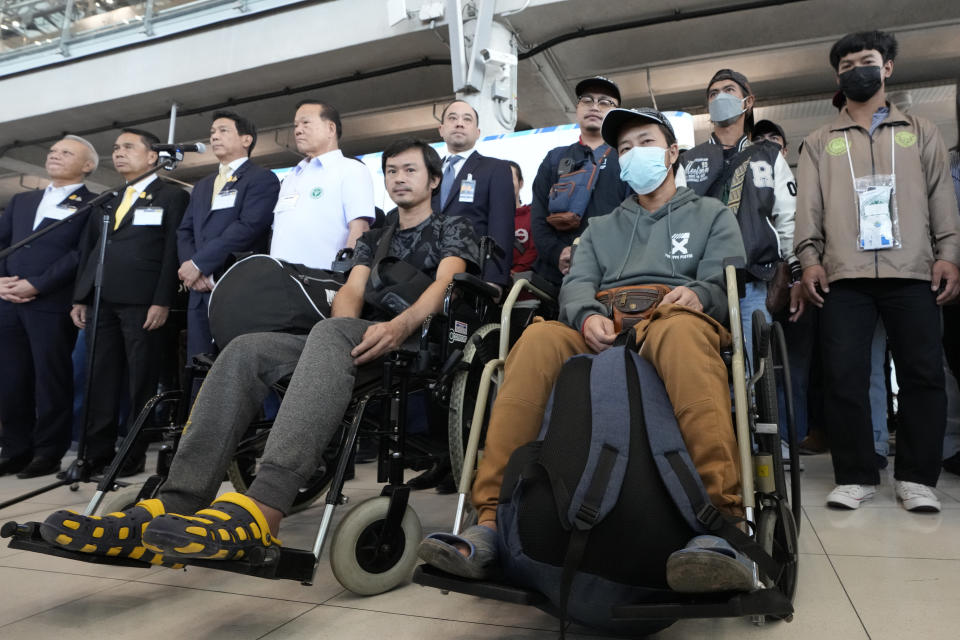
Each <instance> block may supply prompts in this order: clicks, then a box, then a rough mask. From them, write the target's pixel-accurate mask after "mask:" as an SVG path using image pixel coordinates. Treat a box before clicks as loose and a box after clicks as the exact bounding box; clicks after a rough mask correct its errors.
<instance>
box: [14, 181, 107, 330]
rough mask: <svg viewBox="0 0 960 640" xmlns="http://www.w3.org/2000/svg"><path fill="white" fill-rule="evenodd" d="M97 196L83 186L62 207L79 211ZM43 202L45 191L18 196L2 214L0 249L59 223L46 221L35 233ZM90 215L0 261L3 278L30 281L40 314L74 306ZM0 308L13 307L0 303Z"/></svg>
mask: <svg viewBox="0 0 960 640" xmlns="http://www.w3.org/2000/svg"><path fill="white" fill-rule="evenodd" d="M96 195H97V194H95V193H92V192H91V191H90V190H89V189H87V188H86V187H85V186H81V187H80V188H79V189H77V190H76V191H74V192H73V193H72V194H70V195H69V196H67V198H66V199H64V200H63V201H62V202H61V203H60V204H62V205H67V206H75V207H77V208H80V207H81V206H82V205H83V204H84V203H86V202H89V201H90V200H93V198H95V197H96ZM41 200H43V190H42V189H41V190H37V191H30V192H27V193H18V194H17V195H15V196H13V199H12V200H10V204H9V205H7V208H6V209H5V210H4V211H3V213H0V248H2V249H6V248H7V247H9V246H10V245H12V244H15V243H17V242H20V241H21V240H23V239H24V238H26V237H27V236H29V235H30V234H31V233H33V232H34V231H40V230H41V229H44V228H45V227H49V226H50V225H51V224H53V223H54V222H56V221H55V220H53V219H51V218H44V219H43V220H42V221H41V222H40V225H39V226H38V227H37V228H36V229H34V228H33V219H34V218H35V217H36V215H37V207H38V206H40V201H41ZM88 215H89V212H83V213H80V215H74V216H73V217H71V218H70V222H67V223H65V224H62V225H60V226H59V227H57V228H56V229H54V230H53V231H51V232H50V233H48V234H47V235H45V236H42V237H40V238H38V239H36V240H34V241H33V242H31V243H30V244H27V245H24V246H23V247H21V248H20V249H19V250H18V251H16V252H14V253H13V254H11V255H9V256H7V257H6V259H4V260H0V276H19V277H21V278H25V279H26V280H29V281H30V284H32V285H33V286H34V287H35V288H36V289H37V291H39V292H40V293H39V294H38V295H37V298H36V299H35V300H33V301H32V302H27V303H24V304H28V305H30V308H31V309H34V310H37V311H64V312H66V311H69V310H70V306H71V304H72V302H73V281H74V279H75V278H76V276H77V264H78V263H79V260H80V250H79V245H80V238H81V236H82V235H83V232H84V229H85V226H86V222H87V217H88ZM0 304H11V303H9V302H7V301H5V300H0Z"/></svg>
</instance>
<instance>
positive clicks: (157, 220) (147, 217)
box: [133, 207, 163, 227]
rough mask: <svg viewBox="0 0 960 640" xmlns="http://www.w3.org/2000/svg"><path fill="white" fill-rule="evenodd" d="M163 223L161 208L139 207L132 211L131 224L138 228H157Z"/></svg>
mask: <svg viewBox="0 0 960 640" xmlns="http://www.w3.org/2000/svg"><path fill="white" fill-rule="evenodd" d="M162 222H163V207H141V208H137V209H134V211H133V224H134V226H138V227H157V226H160V224H161V223H162Z"/></svg>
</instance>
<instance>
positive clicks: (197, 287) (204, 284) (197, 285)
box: [190, 275, 213, 293]
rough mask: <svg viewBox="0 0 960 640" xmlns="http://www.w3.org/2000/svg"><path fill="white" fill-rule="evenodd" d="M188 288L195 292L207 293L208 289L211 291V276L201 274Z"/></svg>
mask: <svg viewBox="0 0 960 640" xmlns="http://www.w3.org/2000/svg"><path fill="white" fill-rule="evenodd" d="M190 288H191V289H192V290H194V291H196V292H197V293H207V292H209V291H213V277H212V276H205V275H201V276H200V277H199V278H197V279H196V281H195V282H194V283H193V286H192V287H190Z"/></svg>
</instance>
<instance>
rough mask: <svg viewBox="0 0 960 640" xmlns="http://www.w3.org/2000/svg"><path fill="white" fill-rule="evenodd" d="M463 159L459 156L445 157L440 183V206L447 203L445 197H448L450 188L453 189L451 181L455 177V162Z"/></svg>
mask: <svg viewBox="0 0 960 640" xmlns="http://www.w3.org/2000/svg"><path fill="white" fill-rule="evenodd" d="M461 160H463V158H461V157H460V156H456V155H454V156H450V157H449V158H447V168H446V169H445V170H444V172H443V182H441V183H440V206H441V207H442V206H444V205H445V204H447V198H448V197H450V190H451V189H453V183H454V181H455V180H456V179H457V164H459V162H460V161H461Z"/></svg>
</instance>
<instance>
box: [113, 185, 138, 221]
mask: <svg viewBox="0 0 960 640" xmlns="http://www.w3.org/2000/svg"><path fill="white" fill-rule="evenodd" d="M136 195H137V190H136V189H135V188H133V187H127V191H126V193H124V194H123V200H122V201H121V202H120V206H119V207H117V215H116V218H115V220H114V223H113V230H114V231H116V230H117V229H119V228H120V222H121V221H122V220H123V216H125V215H127V211H130V207H131V205H133V199H134V198H135V197H136Z"/></svg>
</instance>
